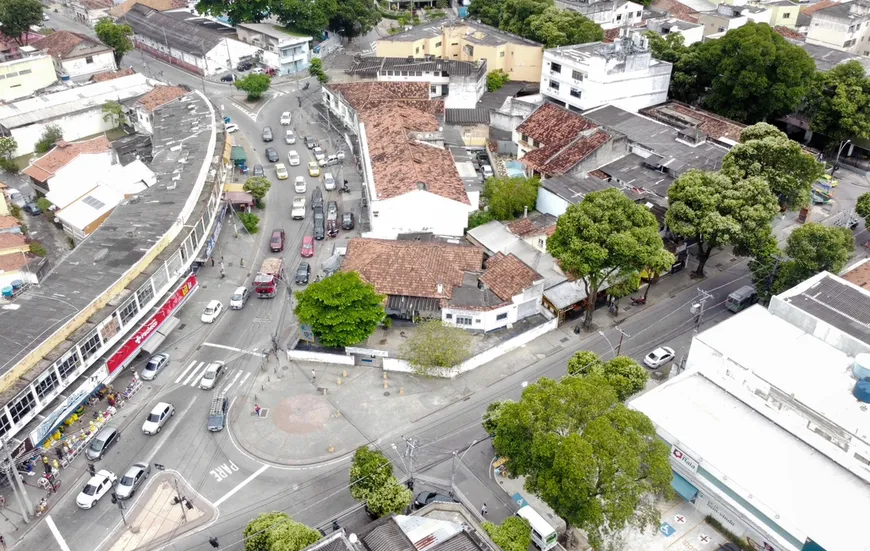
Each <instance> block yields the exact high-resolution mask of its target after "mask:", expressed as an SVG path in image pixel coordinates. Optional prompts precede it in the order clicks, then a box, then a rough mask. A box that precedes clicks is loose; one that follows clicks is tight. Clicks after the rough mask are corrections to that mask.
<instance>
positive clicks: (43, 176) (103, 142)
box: [21, 136, 117, 206]
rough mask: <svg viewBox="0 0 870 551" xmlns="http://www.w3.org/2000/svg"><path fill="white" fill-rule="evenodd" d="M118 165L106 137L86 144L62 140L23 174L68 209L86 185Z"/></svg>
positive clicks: (59, 204)
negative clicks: (85, 183)
mask: <svg viewBox="0 0 870 551" xmlns="http://www.w3.org/2000/svg"><path fill="white" fill-rule="evenodd" d="M116 162H117V159H116V156H115V152H114V151H113V150H112V146H111V144H109V140H107V139H106V137H105V136H98V137H96V138H93V139H91V140H85V141H83V142H67V141H64V140H61V141H60V142H58V143H57V145H55V146H54V148H52V150H51V151H49V152H48V153H46V154H45V155H43V156H42V157H39V158H36V159H33V160H32V161H31V162H30V165H29V166H28V167H27V168H25V169H24V170H22V171H21V172H22V174H25V175H26V176H29V177H30V184H31V185H32V186H33V187H34V188H35V189H36V190H37V191H39V192H40V193H42V194H43V195H48V194H52V195H53V197H55V199H56V200H57V201H58V203H55V204H56V205H58V206H66V205H67V204H69V203H70V202H72V201H73V200H75V199H76V198H77V197H78V196H79V195H80V194H79V193H78V191H80V190H81V185H82V184H81V182H82V181H94V179H95V178H96V176H97V175H99V174H105V173H106V172H107V171H108V170H109V167H111V166H112V165H113V164H114V163H116Z"/></svg>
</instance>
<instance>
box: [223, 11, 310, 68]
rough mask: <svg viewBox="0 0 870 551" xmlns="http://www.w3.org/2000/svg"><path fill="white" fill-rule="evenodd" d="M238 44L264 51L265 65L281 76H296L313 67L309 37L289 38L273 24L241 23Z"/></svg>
mask: <svg viewBox="0 0 870 551" xmlns="http://www.w3.org/2000/svg"><path fill="white" fill-rule="evenodd" d="M236 30H237V31H238V33H239V40H241V41H242V42H245V43H247V44H251V45H252V46H255V47H257V48H259V49H260V50H262V52H263V54H262V56H261V58H262V61H263V64H264V65H266V66H267V67H272V68H273V69H275V71H276V72H277V74H278V75H279V76H280V75H295V74H296V73H298V72H300V71H305V70H307V69H308V65H309V64H310V63H311V50H310V48H309V44H310V43H311V41H312V40H313V38H312V37H310V36H296V35H292V34H288V33H287V32H286V31H284V30H282V29H281V27H280V26H278V25H273V24H271V23H239V24H238V25H236Z"/></svg>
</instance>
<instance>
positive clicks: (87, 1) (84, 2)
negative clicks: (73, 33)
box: [67, 0, 115, 27]
mask: <svg viewBox="0 0 870 551" xmlns="http://www.w3.org/2000/svg"><path fill="white" fill-rule="evenodd" d="M114 5H115V4H114V3H113V2H112V0H70V1H69V3H68V4H67V7H68V9H69V10H70V13H71V15H72V17H73V19H75V20H76V21H78V22H79V23H83V24H85V25H87V26H89V27H93V26H94V25H95V24H96V23H97V21H99V20H100V19H103V18H106V17H109V10H110V9H111V8H112V6H114Z"/></svg>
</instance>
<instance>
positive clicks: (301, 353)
mask: <svg viewBox="0 0 870 551" xmlns="http://www.w3.org/2000/svg"><path fill="white" fill-rule="evenodd" d="M287 360H288V361H291V360H295V361H302V362H320V363H327V364H336V365H353V364H354V360H353V356H342V355H341V354H329V353H326V352H312V351H310V350H288V351H287Z"/></svg>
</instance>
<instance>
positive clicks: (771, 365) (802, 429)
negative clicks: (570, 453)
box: [630, 273, 870, 551]
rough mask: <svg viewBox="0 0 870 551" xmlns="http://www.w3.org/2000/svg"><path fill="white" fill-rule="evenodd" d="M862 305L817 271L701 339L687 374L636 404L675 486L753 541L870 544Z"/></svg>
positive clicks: (866, 334)
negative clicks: (665, 454)
mask: <svg viewBox="0 0 870 551" xmlns="http://www.w3.org/2000/svg"><path fill="white" fill-rule="evenodd" d="M846 277H848V275H847V276H846ZM867 312H870V292H868V291H867V290H865V289H863V288H861V287H859V286H857V285H854V284H852V283H850V282H848V281H846V280H844V279H841V278H839V277H837V276H834V275H831V274H829V273H821V274H818V275H817V276H814V277H812V278H810V279H809V280H807V281H805V282H803V283H801V284H800V285H798V286H796V287H794V288H792V289H790V290H788V291H786V292H785V293H782V294H781V295H778V296H776V297H774V298H773V299H772V300H771V303H770V307H769V309H768V310H765V309H764V307H762V306H760V305H756V306H753V307H751V308H749V309H748V310H746V311H744V312H741V313H739V314H736V315H735V316H734V317H732V318H730V319H728V320H726V321H724V322H721V323H719V324H718V325H716V326H714V327H712V328H710V329H707V330H705V331H703V332H702V333H699V334H698V335H697V336H696V337H694V338H693V340H692V346H691V349H690V351H689V355H688V359H687V360H688V361H687V372H686V373H684V374H680V375H679V376H677V377H673V378H671V379H670V380H669V381H667V382H666V383H664V384H662V385H661V386H659V387H657V388H655V389H653V390H651V391H649V392H647V393H645V394H643V395H641V396H639V397H637V398H635V399H634V400H632V402H631V403H630V406H631V407H633V408H635V409H637V410H639V411H641V412H643V413H645V414H646V415H647V416H649V417H650V419H651V420H652V422H653V423H654V424H655V426H656V430H657V433H658V435H659V436H660V437H661V438H662V439H663V440H664V441H665V442H666V443H667V444H668V445H670V446H671V450H672V454H671V466H672V468H673V471H674V481H673V484H674V488H675V489H676V490H677V492H678V494H680V495H681V496H682V497H683V498H684V499H686V500H687V501H690V502H691V503H692V504H694V507H695V508H697V509H698V510H699V511H700V512H701V514H704V515H710V516H712V517H713V518H715V519H716V520H718V521H719V522H720V523H721V524H722V525H724V526H725V527H727V528H728V530H730V531H731V532H733V533H734V534H736V535H737V536H739V537H741V538H743V539H744V540H745V542H746V543H749V544H750V545H752V546H753V548H755V549H765V550H773V551H798V550H813V551H819V550H824V551H858V550H866V549H870V543H868V541H870V540H868V538H867V536H866V527H865V524H864V518H865V516H866V514H865V512H866V511H867V510H868V509H870V420H868V417H867V416H868V402H870V380H868V377H870V316H868V315H867Z"/></svg>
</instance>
